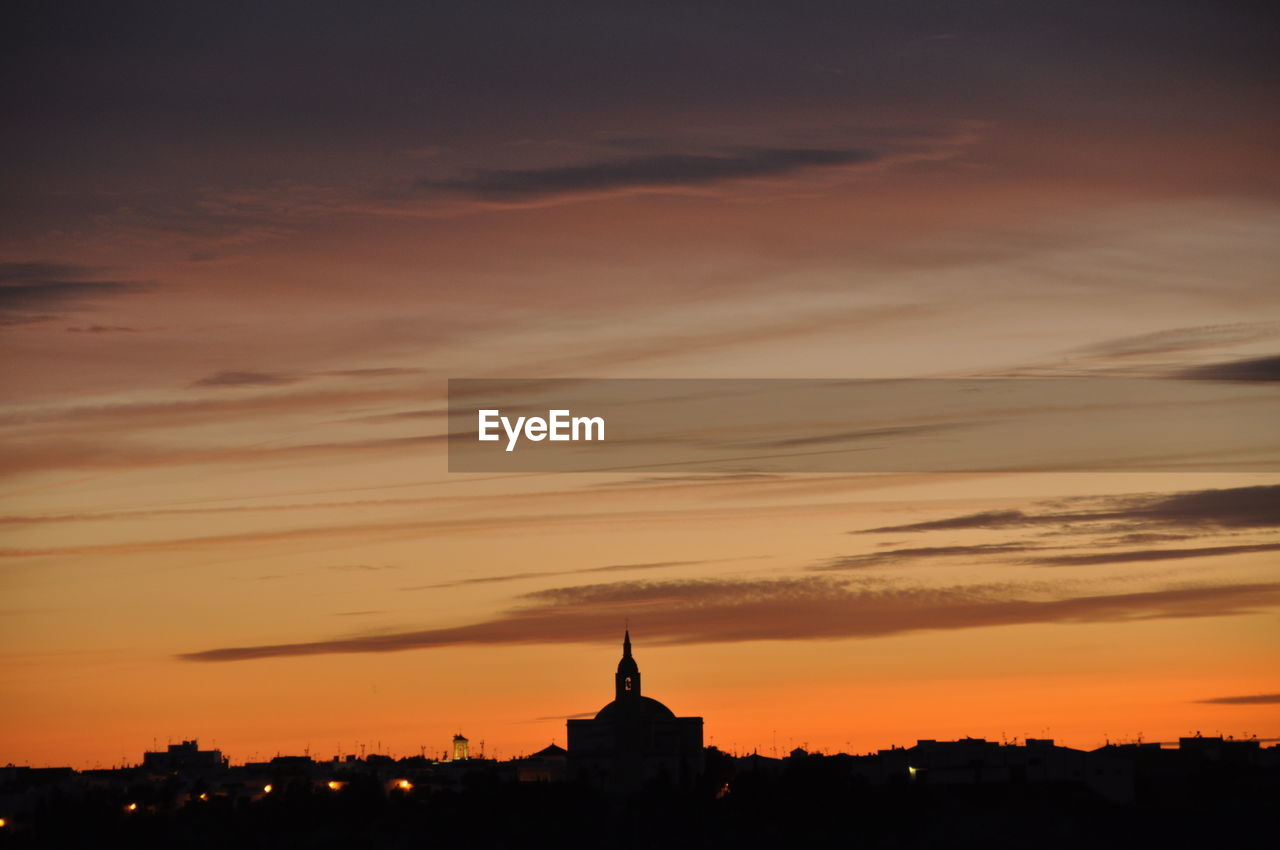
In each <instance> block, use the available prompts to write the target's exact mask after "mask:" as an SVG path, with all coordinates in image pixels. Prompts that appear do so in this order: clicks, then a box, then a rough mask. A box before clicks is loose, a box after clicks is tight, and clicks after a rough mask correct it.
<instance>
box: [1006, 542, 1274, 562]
mask: <svg viewBox="0 0 1280 850" xmlns="http://www.w3.org/2000/svg"><path fill="white" fill-rule="evenodd" d="M1277 551H1280V543H1257V544H1250V545H1240V546H1200V547H1197V548H1192V549H1130V550H1126V551H1122V552H1098V553H1093V554H1088V555H1044V556H1041V557H1037V558H1030V559H1028V560H1027V561H1025V562H1024V563H1028V564H1033V565H1035V566H1038V567H1085V566H1092V565H1095V564H1131V563H1134V562H1141V561H1179V560H1184V559H1186V558H1209V557H1215V556H1223V555H1243V554H1247V553H1250V552H1277Z"/></svg>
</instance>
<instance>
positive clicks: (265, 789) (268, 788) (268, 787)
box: [262, 785, 271, 794]
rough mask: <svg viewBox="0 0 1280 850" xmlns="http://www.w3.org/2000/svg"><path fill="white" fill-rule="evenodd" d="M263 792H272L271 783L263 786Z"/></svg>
mask: <svg viewBox="0 0 1280 850" xmlns="http://www.w3.org/2000/svg"><path fill="white" fill-rule="evenodd" d="M262 793H263V794H270V793H271V786H270V785H263V786H262Z"/></svg>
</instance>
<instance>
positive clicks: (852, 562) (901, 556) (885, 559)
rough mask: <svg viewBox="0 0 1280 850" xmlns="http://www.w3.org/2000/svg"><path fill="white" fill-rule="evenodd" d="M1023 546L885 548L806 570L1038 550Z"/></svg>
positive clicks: (1000, 544)
mask: <svg viewBox="0 0 1280 850" xmlns="http://www.w3.org/2000/svg"><path fill="white" fill-rule="evenodd" d="M1039 548H1041V547H1039V546H1033V545H1030V544H1024V543H985V544H980V545H976V546H916V547H908V548H903V549H886V550H885V551H883V552H870V553H868V554H865V555H843V556H841V557H838V558H831V559H829V560H827V561H823V562H822V563H819V564H813V565H812V566H809V567H807V568H806V569H808V570H809V571H810V572H832V571H838V570H859V569H864V568H866V567H879V566H884V565H889V564H901V563H911V562H913V561H923V560H928V559H933V558H955V557H981V556H986V555H1000V554H1006V553H1012V552H1026V551H1031V550H1035V549H1039Z"/></svg>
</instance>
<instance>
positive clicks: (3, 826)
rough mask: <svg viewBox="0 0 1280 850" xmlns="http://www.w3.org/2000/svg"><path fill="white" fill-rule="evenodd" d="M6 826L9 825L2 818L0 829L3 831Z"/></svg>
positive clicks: (0, 819)
mask: <svg viewBox="0 0 1280 850" xmlns="http://www.w3.org/2000/svg"><path fill="white" fill-rule="evenodd" d="M8 825H9V822H8V821H7V820H5V819H4V818H0V829H4V828H5V827H6V826H8Z"/></svg>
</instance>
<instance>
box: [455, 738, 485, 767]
mask: <svg viewBox="0 0 1280 850" xmlns="http://www.w3.org/2000/svg"><path fill="white" fill-rule="evenodd" d="M481 743H484V742H483V741H481ZM483 749H484V748H483V747H481V750H483ZM482 754H483V753H482ZM469 758H471V742H470V741H468V740H467V739H466V738H464V737H462V733H461V732H459V733H458V734H457V735H454V736H453V760H454V761H466V760H467V759H469Z"/></svg>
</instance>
